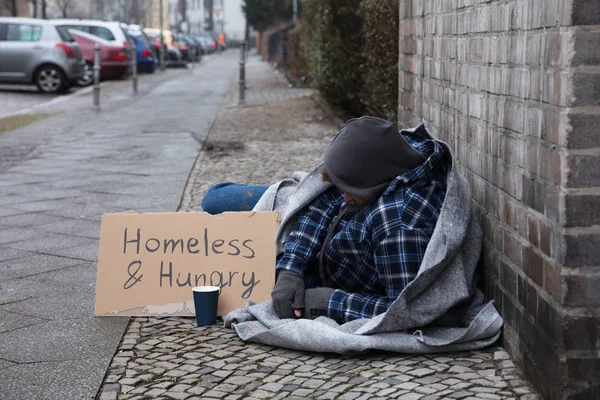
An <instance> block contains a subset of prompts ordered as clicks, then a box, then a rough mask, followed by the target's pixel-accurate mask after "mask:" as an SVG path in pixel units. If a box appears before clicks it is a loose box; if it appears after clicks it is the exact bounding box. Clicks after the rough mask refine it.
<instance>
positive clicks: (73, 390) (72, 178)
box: [0, 53, 237, 399]
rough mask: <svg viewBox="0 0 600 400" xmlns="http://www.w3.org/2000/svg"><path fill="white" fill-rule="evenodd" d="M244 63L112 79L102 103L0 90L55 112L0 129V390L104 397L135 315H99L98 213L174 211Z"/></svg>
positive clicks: (10, 99)
mask: <svg viewBox="0 0 600 400" xmlns="http://www.w3.org/2000/svg"><path fill="white" fill-rule="evenodd" d="M236 61H237V58H236V55H235V54H233V53H225V54H221V55H219V56H218V57H213V58H209V57H207V59H206V60H204V61H203V62H202V63H201V64H200V65H197V66H196V67H195V69H188V70H177V71H168V72H166V73H164V75H162V76H161V75H160V74H155V75H154V76H151V77H147V78H148V79H145V80H142V81H141V82H140V94H139V95H138V96H137V97H136V96H133V95H132V93H131V82H130V81H114V82H107V83H104V84H103V95H102V110H101V111H94V110H92V109H91V107H90V106H91V94H89V91H88V92H87V94H86V92H85V90H84V91H80V93H75V94H72V95H67V96H63V97H61V96H57V97H53V96H43V95H41V94H37V93H25V92H20V91H5V90H3V91H0V104H1V106H0V114H2V115H8V114H10V113H13V112H15V111H19V110H21V109H23V108H27V107H37V108H36V109H35V110H36V112H37V111H38V110H39V111H40V112H42V111H43V112H44V113H47V114H48V115H49V116H47V117H45V118H44V119H42V120H40V121H38V122H33V123H31V124H30V125H27V126H24V127H22V128H20V129H17V130H14V131H10V132H6V133H4V134H1V133H0V148H2V153H0V154H1V155H2V159H3V162H2V163H0V187H1V190H0V192H1V194H0V204H1V205H2V209H1V210H0V382H2V384H1V385H0V398H2V399H25V398H30V399H42V398H57V399H76V398H87V399H91V398H93V397H94V396H95V395H96V392H97V391H98V388H99V386H100V384H101V382H102V379H103V377H104V373H105V371H106V368H107V367H108V365H109V363H110V360H111V358H112V356H113V354H114V352H115V351H116V348H117V346H118V344H119V342H120V341H121V337H122V335H123V332H124V330H125V328H126V326H127V323H128V319H126V318H94V316H93V307H94V295H95V290H94V287H95V279H96V264H95V261H96V257H97V251H98V237H99V228H100V219H101V215H102V213H104V212H111V211H125V210H135V211H138V212H147V211H175V210H176V209H177V206H178V204H179V201H180V198H181V194H182V191H183V188H184V185H185V182H186V179H187V175H188V173H189V171H190V169H191V167H192V164H193V162H194V160H195V158H196V156H197V153H198V149H199V148H200V142H201V141H202V140H203V139H204V137H205V136H206V134H207V132H208V128H209V127H210V126H211V124H212V122H213V120H214V118H215V116H216V113H217V110H218V109H219V107H220V106H221V105H222V104H223V102H224V101H225V98H226V95H227V93H228V90H229V88H230V83H231V80H232V74H233V72H234V70H235V68H236V66H237V63H236ZM3 88H4V87H3ZM56 99H59V100H60V102H58V100H56ZM5 156H6V157H5Z"/></svg>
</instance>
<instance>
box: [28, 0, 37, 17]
mask: <svg viewBox="0 0 600 400" xmlns="http://www.w3.org/2000/svg"><path fill="white" fill-rule="evenodd" d="M30 2H31V6H32V7H33V18H37V17H38V2H37V0H30Z"/></svg>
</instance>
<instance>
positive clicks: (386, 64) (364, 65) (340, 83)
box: [292, 0, 398, 121]
mask: <svg viewBox="0 0 600 400" xmlns="http://www.w3.org/2000/svg"><path fill="white" fill-rule="evenodd" d="M299 36H300V50H301V51H300V52H299V53H300V54H299V57H297V59H298V60H297V61H295V62H294V63H293V64H292V68H294V67H296V65H294V64H297V65H298V67H297V68H298V69H301V66H302V64H305V65H307V68H308V78H309V80H310V81H311V84H312V86H314V87H315V88H317V89H318V90H319V91H320V92H321V94H322V95H323V97H324V98H325V99H326V100H328V101H329V102H331V103H332V104H334V105H337V106H340V107H342V108H344V109H345V110H346V111H348V112H350V113H351V114H352V115H355V116H359V115H363V114H370V115H374V116H378V117H381V118H387V119H390V120H392V121H393V120H395V119H396V113H397V103H398V100H397V93H398V68H397V65H398V2H397V1H392V0H305V1H304V2H303V12H302V23H301V25H300V27H299ZM301 55H302V56H303V58H304V60H302V59H301V58H302V57H300V56H301Z"/></svg>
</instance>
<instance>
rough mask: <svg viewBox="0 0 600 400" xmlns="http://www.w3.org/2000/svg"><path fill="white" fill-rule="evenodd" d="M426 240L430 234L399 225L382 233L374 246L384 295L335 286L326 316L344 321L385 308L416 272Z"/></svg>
mask: <svg viewBox="0 0 600 400" xmlns="http://www.w3.org/2000/svg"><path fill="white" fill-rule="evenodd" d="M428 243H429V237H428V236H427V235H426V234H425V233H423V232H421V231H419V230H415V229H400V230H398V231H396V232H394V233H393V234H391V235H389V236H387V237H385V238H384V239H383V240H381V241H380V242H379V243H378V244H377V245H376V247H375V266H376V268H377V273H378V274H379V279H380V280H381V281H382V282H383V284H384V285H385V291H386V296H381V295H376V294H365V293H348V292H346V291H344V290H341V289H338V290H336V291H335V292H334V293H333V294H332V296H331V298H330V300H329V307H328V315H329V317H330V318H332V319H334V320H336V321H338V322H347V321H351V320H354V319H359V318H371V317H373V316H375V315H378V314H382V313H384V312H386V311H387V310H388V308H390V305H391V304H392V303H393V302H394V300H396V298H397V297H398V296H399V295H400V292H402V290H403V289H404V288H405V287H406V285H408V284H409V283H410V282H411V281H412V280H413V279H414V278H415V276H416V275H417V272H418V271H419V267H420V265H421V261H422V260H423V255H424V254H425V249H426V248H427V244H428Z"/></svg>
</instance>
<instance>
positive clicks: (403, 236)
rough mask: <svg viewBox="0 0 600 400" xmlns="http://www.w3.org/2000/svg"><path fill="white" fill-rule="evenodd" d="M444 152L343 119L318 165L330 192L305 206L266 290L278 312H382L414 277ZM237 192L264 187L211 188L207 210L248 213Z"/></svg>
mask: <svg viewBox="0 0 600 400" xmlns="http://www.w3.org/2000/svg"><path fill="white" fill-rule="evenodd" d="M443 153H444V149H443V148H442V146H441V145H440V144H439V143H438V142H436V141H435V140H433V139H431V138H424V137H421V136H419V135H411V133H410V132H407V131H403V134H401V133H400V132H399V130H398V128H397V127H396V126H395V125H394V124H393V123H391V122H389V121H386V120H383V119H379V118H375V117H368V116H366V117H362V118H357V119H352V120H350V121H348V122H347V123H346V125H345V127H344V128H342V130H341V131H340V132H339V133H338V134H337V136H336V137H335V138H334V139H333V141H332V143H331V145H330V146H329V149H328V150H327V152H326V153H325V156H324V159H323V163H322V165H321V166H320V167H319V168H320V172H321V179H323V180H324V181H326V182H327V183H328V184H329V188H328V189H327V190H325V191H323V192H322V193H321V194H320V195H318V196H317V197H316V198H314V199H313V200H312V201H311V202H310V203H309V204H308V205H307V207H305V208H304V209H303V211H302V212H301V213H300V214H299V217H298V220H297V222H296V223H295V225H294V228H293V229H292V230H291V232H290V233H289V236H288V237H287V240H285V243H284V244H283V248H282V250H283V251H282V254H280V256H279V258H278V261H277V275H278V276H277V281H276V284H275V288H274V290H273V292H272V299H273V306H274V307H275V311H276V312H277V315H279V317H280V318H294V317H296V318H297V317H301V316H303V317H305V318H316V317H318V316H321V315H323V316H327V317H329V318H331V319H334V320H336V321H337V322H339V323H343V322H347V321H351V320H354V319H358V318H370V317H372V316H375V315H378V314H381V313H384V312H385V311H387V309H388V308H389V307H390V305H391V304H392V302H393V301H394V300H395V299H396V298H397V297H398V295H399V294H400V292H402V290H403V289H404V287H406V285H408V283H409V282H411V281H412V280H413V279H414V277H415V276H416V274H417V272H418V270H419V267H420V265H421V261H422V259H423V256H424V254H425V249H426V248H427V244H428V243H429V239H430V238H431V235H432V233H433V230H434V228H435V224H436V221H437V219H438V216H439V213H440V209H441V206H442V203H443V201H444V194H445V169H446V168H445V167H444V163H443V162H442V157H443ZM236 189H240V190H243V191H244V193H248V192H252V194H253V195H254V198H256V197H258V196H260V195H261V194H262V193H264V191H265V190H266V189H267V187H248V186H243V185H232V184H220V185H217V186H215V187H214V188H211V190H209V192H208V193H207V196H206V197H205V199H204V201H203V208H204V210H205V211H207V212H210V213H218V212H222V211H226V210H230V211H240V210H242V209H244V207H246V209H249V208H251V207H252V206H253V204H247V200H248V199H246V200H243V199H242V200H241V201H240V199H238V200H236V201H237V203H238V204H233V203H231V199H232V195H233V197H235V196H236V193H235V190H236ZM257 195H258V196H257ZM237 196H238V198H239V197H240V196H239V195H237ZM245 201H246V203H245V204H244V202H245ZM240 203H241V204H242V206H241V207H240Z"/></svg>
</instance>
